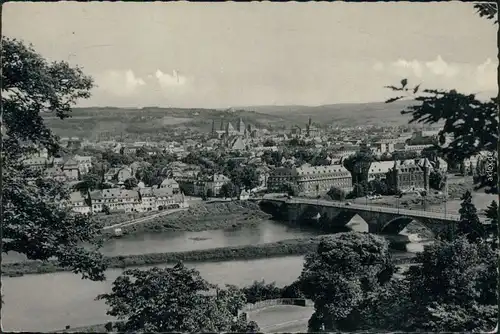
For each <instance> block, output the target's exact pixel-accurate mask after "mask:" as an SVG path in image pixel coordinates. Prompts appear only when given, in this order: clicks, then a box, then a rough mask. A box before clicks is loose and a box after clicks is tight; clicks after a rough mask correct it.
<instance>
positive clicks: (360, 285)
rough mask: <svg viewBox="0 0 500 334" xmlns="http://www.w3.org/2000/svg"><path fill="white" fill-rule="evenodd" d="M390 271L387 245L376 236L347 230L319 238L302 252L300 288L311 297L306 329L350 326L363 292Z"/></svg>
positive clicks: (387, 276)
mask: <svg viewBox="0 0 500 334" xmlns="http://www.w3.org/2000/svg"><path fill="white" fill-rule="evenodd" d="M393 272H394V266H393V265H392V262H391V256H390V253H389V248H388V245H387V243H386V242H385V241H384V240H383V239H381V238H379V237H377V236H374V235H372V234H363V233H355V232H351V233H339V234H335V235H334V236H331V237H325V238H323V240H321V242H320V244H319V245H318V249H317V251H316V252H315V253H312V254H309V255H307V256H306V260H305V264H304V268H303V270H302V273H301V275H300V277H299V282H300V286H301V291H302V292H303V293H304V295H305V296H306V297H307V298H310V299H312V300H313V301H314V309H315V312H314V314H313V316H312V317H311V319H310V320H309V330H311V331H319V330H320V329H322V328H323V329H324V330H325V331H333V330H341V331H344V330H345V331H348V330H354V329H355V328H356V326H357V325H356V324H357V323H358V322H359V321H358V319H357V314H358V308H359V307H360V306H361V305H362V304H363V301H364V298H365V296H366V294H367V293H368V292H370V291H374V290H376V289H377V288H378V287H380V286H381V285H384V284H385V283H386V282H387V281H389V279H390V278H391V276H392V273H393Z"/></svg>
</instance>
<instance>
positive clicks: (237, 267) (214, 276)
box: [2, 256, 303, 332]
mask: <svg viewBox="0 0 500 334" xmlns="http://www.w3.org/2000/svg"><path fill="white" fill-rule="evenodd" d="M187 265H188V266H189V267H194V268H196V269H197V270H199V271H200V273H201V275H202V277H203V278H205V279H206V280H207V281H209V282H211V283H215V284H219V285H221V286H223V285H224V284H235V285H237V286H240V287H242V286H245V285H249V284H252V282H253V281H255V280H262V279H264V280H266V281H267V282H273V281H275V282H276V284H277V285H278V286H284V285H286V284H290V283H292V282H293V281H294V280H295V279H296V278H297V277H298V276H299V275H300V272H301V270H302V266H303V257H302V256H291V257H279V258H269V259H260V260H250V261H224V262H211V263H196V264H189V263H187ZM159 267H164V266H161V265H160V266H159ZM143 268H144V267H143ZM145 268H147V267H145ZM121 272H122V269H110V270H108V271H107V272H106V276H107V281H105V282H91V281H88V280H82V279H80V276H78V275H75V274H72V273H69V272H61V273H53V274H44V275H25V276H22V277H12V278H10V277H3V278H2V283H3V294H4V301H5V305H4V307H2V324H3V329H4V330H5V331H35V332H38V331H50V330H57V329H63V328H64V327H65V326H66V325H70V326H71V327H79V326H85V325H92V324H99V323H105V322H107V321H109V320H111V319H112V317H110V316H107V315H106V305H105V304H104V302H103V301H95V300H94V298H95V297H96V296H97V295H98V294H101V293H105V292H109V291H110V287H111V283H112V282H113V281H114V279H116V277H118V276H119V275H120V273H121Z"/></svg>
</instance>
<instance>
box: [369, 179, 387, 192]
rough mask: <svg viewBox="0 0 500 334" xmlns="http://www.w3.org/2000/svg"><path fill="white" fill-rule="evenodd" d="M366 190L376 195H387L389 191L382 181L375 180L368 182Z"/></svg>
mask: <svg viewBox="0 0 500 334" xmlns="http://www.w3.org/2000/svg"><path fill="white" fill-rule="evenodd" d="M367 188H368V190H369V191H370V192H373V193H375V194H378V195H387V193H388V191H389V189H388V187H387V184H386V183H385V181H383V180H379V179H375V180H371V181H370V182H368V187H367Z"/></svg>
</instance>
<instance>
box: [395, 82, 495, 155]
mask: <svg viewBox="0 0 500 334" xmlns="http://www.w3.org/2000/svg"><path fill="white" fill-rule="evenodd" d="M387 87H388V88H390V89H392V90H393V91H395V92H400V94H403V95H400V96H397V97H395V98H391V99H389V100H387V101H386V102H387V103H391V102H394V101H398V100H401V99H404V98H411V99H413V100H414V101H415V103H414V104H411V105H410V106H408V107H407V108H406V109H405V110H403V111H401V113H402V114H403V115H411V116H412V119H411V120H410V123H424V124H435V123H437V122H441V121H444V125H443V128H442V129H441V131H440V132H439V143H440V146H439V152H440V153H442V154H443V155H444V156H446V157H447V158H448V159H452V160H463V159H466V158H469V157H471V156H473V155H476V154H478V153H479V152H480V151H482V150H486V151H494V150H495V149H496V147H497V143H498V133H497V129H498V117H497V104H496V103H495V99H494V98H492V99H490V101H487V102H484V101H480V100H478V99H477V98H476V96H475V94H462V93H459V92H457V91H456V90H449V91H447V90H438V89H423V90H420V85H417V86H415V87H413V88H410V87H408V80H407V79H403V80H401V85H400V86H387ZM419 90H420V93H419ZM447 138H450V139H451V138H452V139H451V141H450V142H449V144H447V145H445V143H446V140H447Z"/></svg>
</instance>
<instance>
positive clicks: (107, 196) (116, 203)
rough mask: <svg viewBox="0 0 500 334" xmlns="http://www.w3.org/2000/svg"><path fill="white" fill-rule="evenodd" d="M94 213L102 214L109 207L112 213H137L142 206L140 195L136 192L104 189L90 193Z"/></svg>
mask: <svg viewBox="0 0 500 334" xmlns="http://www.w3.org/2000/svg"><path fill="white" fill-rule="evenodd" d="M90 198H91V203H92V211H93V212H102V211H103V207H104V206H107V207H108V208H109V210H110V211H124V212H133V211H137V208H138V207H139V204H140V196H139V193H138V192H137V191H135V190H126V189H118V188H112V189H103V190H98V191H93V192H91V193H90Z"/></svg>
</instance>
